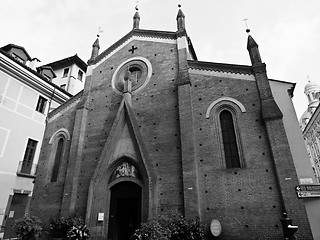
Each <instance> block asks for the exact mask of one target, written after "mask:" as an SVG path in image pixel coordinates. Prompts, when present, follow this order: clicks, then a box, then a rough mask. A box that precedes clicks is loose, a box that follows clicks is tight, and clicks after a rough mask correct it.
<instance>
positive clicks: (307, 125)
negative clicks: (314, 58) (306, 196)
mask: <svg viewBox="0 0 320 240" xmlns="http://www.w3.org/2000/svg"><path fill="white" fill-rule="evenodd" d="M304 93H305V94H306V95H307V98H308V102H309V103H308V108H307V109H306V111H305V112H304V113H303V114H302V116H301V118H300V121H299V122H300V128H301V130H302V133H303V137H304V140H305V144H306V147H307V151H308V155H309V158H310V162H311V165H312V168H313V171H314V176H315V179H316V183H317V184H319V183H320V116H319V112H320V109H319V101H320V84H318V83H314V82H310V81H309V82H308V83H307V85H306V86H305V88H304Z"/></svg>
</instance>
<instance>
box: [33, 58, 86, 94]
mask: <svg viewBox="0 0 320 240" xmlns="http://www.w3.org/2000/svg"><path fill="white" fill-rule="evenodd" d="M47 68H52V69H53V71H54V73H55V74H56V76H57V77H56V78H54V79H53V80H52V82H53V83H54V84H56V85H58V86H59V87H60V88H62V89H64V90H66V91H67V92H69V93H71V94H72V95H76V94H77V93H78V92H80V91H81V90H82V89H83V87H84V80H85V77H86V76H85V74H86V71H87V64H86V63H85V62H84V61H82V59H81V58H79V57H78V55H77V54H76V55H74V56H71V57H67V58H64V59H62V60H59V61H56V62H52V63H48V64H46V65H44V66H41V67H39V68H38V71H41V72H44V71H45V69H47Z"/></svg>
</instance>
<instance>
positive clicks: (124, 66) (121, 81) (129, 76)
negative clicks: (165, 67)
mask: <svg viewBox="0 0 320 240" xmlns="http://www.w3.org/2000/svg"><path fill="white" fill-rule="evenodd" d="M151 75H152V67H151V63H150V62H149V60H148V59H146V58H144V57H133V58H130V59H128V60H126V61H125V62H123V63H121V64H120V66H119V67H118V68H117V69H116V71H115V72H114V74H113V76H112V82H111V85H112V89H113V90H114V91H115V92H116V93H118V94H122V93H123V91H124V88H125V84H126V81H130V82H131V92H132V93H136V92H138V91H140V90H141V89H143V88H144V87H145V86H146V85H147V84H148V82H149V80H150V78H151Z"/></svg>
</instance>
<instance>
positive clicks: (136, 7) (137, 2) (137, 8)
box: [135, 0, 139, 11]
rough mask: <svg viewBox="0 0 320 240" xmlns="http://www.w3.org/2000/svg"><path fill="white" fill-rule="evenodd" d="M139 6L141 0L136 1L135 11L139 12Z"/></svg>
mask: <svg viewBox="0 0 320 240" xmlns="http://www.w3.org/2000/svg"><path fill="white" fill-rule="evenodd" d="M138 4H139V0H137V1H136V6H135V9H136V10H137V11H138V10H139V7H138Z"/></svg>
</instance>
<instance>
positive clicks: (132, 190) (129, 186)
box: [108, 181, 142, 240]
mask: <svg viewBox="0 0 320 240" xmlns="http://www.w3.org/2000/svg"><path fill="white" fill-rule="evenodd" d="M141 192H142V191H141V187H140V186H139V185H138V184H136V183H134V182H130V181H123V182H120V183H117V184H116V185H114V186H113V187H111V198H110V211H109V221H108V222H109V226H108V239H112V240H129V239H130V236H131V235H132V234H133V233H134V230H135V229H137V228H139V227H140V224H141Z"/></svg>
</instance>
